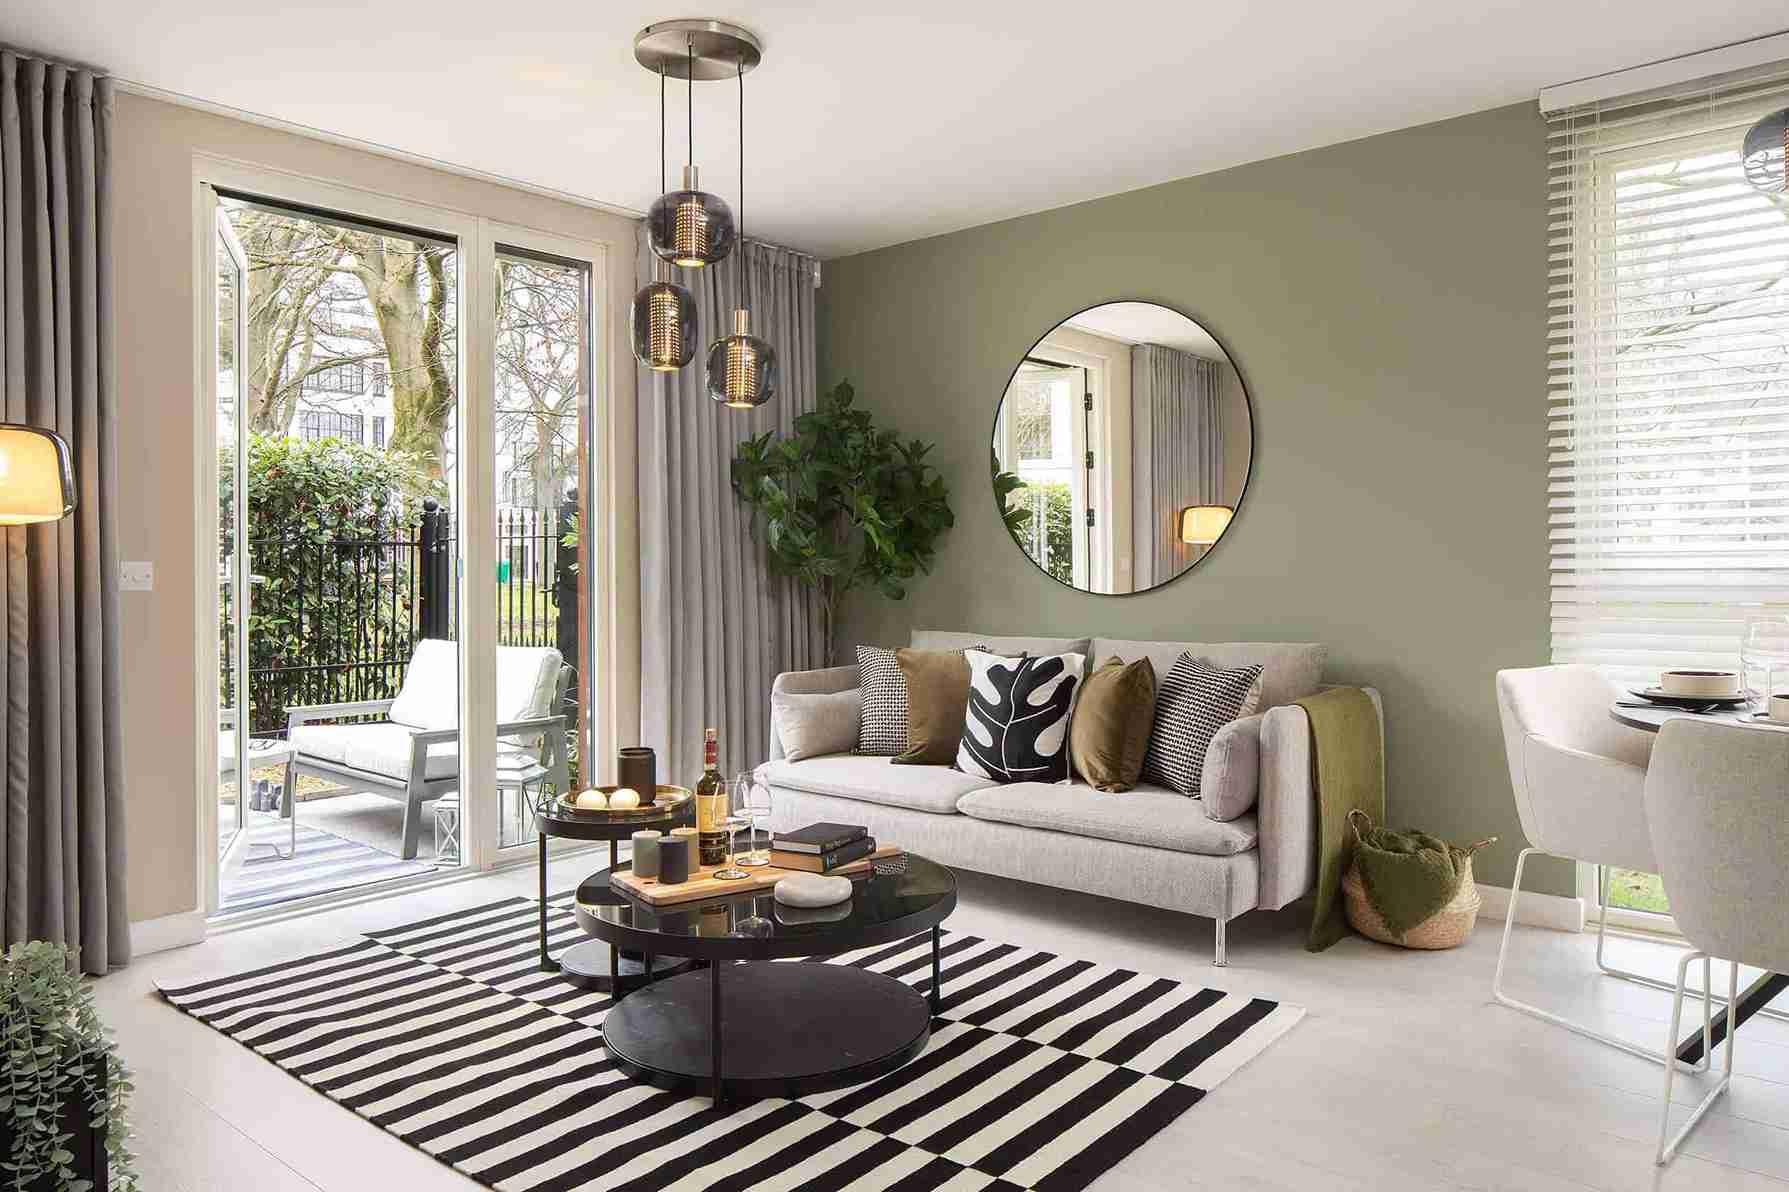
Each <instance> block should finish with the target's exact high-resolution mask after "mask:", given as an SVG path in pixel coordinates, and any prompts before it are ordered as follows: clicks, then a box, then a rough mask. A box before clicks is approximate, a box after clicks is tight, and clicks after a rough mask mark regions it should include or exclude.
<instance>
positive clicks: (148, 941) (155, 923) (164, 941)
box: [130, 911, 205, 956]
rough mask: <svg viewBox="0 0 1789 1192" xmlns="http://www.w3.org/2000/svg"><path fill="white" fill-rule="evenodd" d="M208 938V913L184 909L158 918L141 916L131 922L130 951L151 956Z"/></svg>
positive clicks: (134, 954)
mask: <svg viewBox="0 0 1789 1192" xmlns="http://www.w3.org/2000/svg"><path fill="white" fill-rule="evenodd" d="M204 938H205V912H204V911H182V912H180V913H179V914H177V915H163V916H162V917H161V918H159V919H142V920H139V921H138V922H135V923H132V924H131V925H130V954H131V955H132V956H148V955H149V954H151V953H153V952H166V951H167V950H168V949H169V948H184V947H186V946H187V945H188V944H196V943H198V942H199V941H200V940H202V939H204Z"/></svg>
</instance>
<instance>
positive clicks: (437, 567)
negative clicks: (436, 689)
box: [416, 497, 453, 638]
mask: <svg viewBox="0 0 1789 1192" xmlns="http://www.w3.org/2000/svg"><path fill="white" fill-rule="evenodd" d="M448 516H449V515H448V511H447V510H445V509H443V508H441V504H440V502H438V501H436V500H435V498H433V497H425V498H424V499H423V502H422V526H421V528H420V530H419V531H418V541H417V556H418V558H417V562H418V567H417V570H418V571H419V572H420V573H421V582H420V583H419V584H418V585H417V588H418V591H417V608H418V611H417V618H416V619H417V624H418V629H419V630H420V632H421V634H422V636H423V637H436V638H447V637H452V636H453V630H452V624H453V609H452V607H451V606H450V605H449V603H448V601H449V599H450V598H451V596H452V594H453V574H452V571H451V570H450V568H451V566H452V562H453V560H452V552H453V547H452V542H453V540H452V538H451V536H450V535H449V533H448V529H449V527H448V525H447V521H448Z"/></svg>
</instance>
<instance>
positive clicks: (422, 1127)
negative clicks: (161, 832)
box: [161, 895, 1304, 1192]
mask: <svg viewBox="0 0 1789 1192" xmlns="http://www.w3.org/2000/svg"><path fill="white" fill-rule="evenodd" d="M553 901H554V915H553V923H554V926H553V929H552V941H553V946H554V947H555V948H556V949H557V948H562V947H564V946H566V945H567V944H570V943H573V942H576V941H577V940H578V939H580V938H582V935H581V932H580V931H579V929H578V927H577V925H576V923H575V922H574V921H573V919H572V917H571V914H570V911H569V909H568V906H569V895H567V896H562V897H560V898H556V899H554V900H553ZM536 913H537V912H536V904H535V903H534V902H533V901H532V900H530V899H526V898H510V899H506V900H504V901H501V902H495V903H491V904H489V905H487V906H483V907H478V908H475V909H472V910H466V911H458V912H455V913H454V914H451V915H444V916H441V917H440V918H436V919H430V920H426V921H423V922H419V923H409V924H405V925H404V926H401V927H396V928H393V929H391V930H388V931H379V932H374V933H372V934H369V935H367V936H364V937H362V938H360V939H359V940H358V941H357V942H355V943H352V944H349V945H347V946H345V947H342V948H338V949H335V950H333V951H330V952H326V953H323V954H320V955H317V956H310V957H306V958H305V959H302V960H297V961H292V962H289V963H286V964H280V965H274V966H271V967H269V968H263V969H257V970H255V971H253V972H246V973H237V974H234V975H232V976H225V977H219V978H217V979H215V980H211V981H204V982H200V983H199V984H196V985H186V986H182V987H179V988H168V987H164V988H163V989H162V991H161V992H162V995H163V996H164V997H166V998H167V999H168V1001H169V1002H171V1003H173V1004H174V1005H175V1006H177V1007H179V1008H180V1009H181V1010H184V1011H185V1012H186V1013H188V1014H190V1015H192V1016H193V1017H195V1018H197V1019H199V1020H200V1021H201V1022H204V1023H207V1024H208V1025H210V1026H212V1027H213V1028H215V1029H217V1030H219V1031H221V1032H223V1033H224V1034H226V1035H228V1036H230V1037H231V1038H233V1039H235V1040H237V1041H238V1042H240V1043H242V1044H244V1045H246V1046H248V1047H250V1048H253V1049H254V1050H255V1051H257V1052H259V1053H260V1054H261V1055H263V1056H265V1057H266V1058H267V1059H269V1060H272V1061H273V1062H274V1063H276V1064H278V1065H279V1066H280V1067H281V1068H284V1069H285V1070H286V1071H287V1072H289V1073H291V1074H292V1075H294V1076H296V1077H298V1078H299V1079H300V1080H302V1081H304V1082H305V1083H306V1084H309V1085H311V1086H312V1087H314V1088H316V1089H317V1090H319V1091H320V1092H322V1093H324V1094H325V1095H327V1096H329V1097H330V1098H332V1099H333V1100H335V1101H338V1102H340V1103H341V1104H343V1105H345V1106H347V1107H348V1108H349V1109H352V1110H353V1111H354V1112H355V1113H358V1114H360V1115H361V1116H362V1117H364V1118H366V1119H367V1120H368V1121H371V1122H372V1123H374V1124H375V1125H377V1126H379V1127H381V1128H382V1129H384V1130H386V1131H388V1132H390V1133H391V1134H394V1135H396V1136H397V1137H399V1138H401V1139H403V1140H404V1141H406V1142H408V1143H410V1144H412V1145H413V1146H416V1147H418V1148H420V1149H422V1150H423V1151H425V1152H427V1153H428V1154H430V1155H432V1156H434V1157H435V1158H437V1159H439V1160H440V1161H441V1162H443V1163H448V1164H451V1165H452V1166H453V1167H455V1168H456V1169H458V1170H459V1171H462V1172H464V1173H465V1174H467V1175H469V1176H471V1177H472V1178H473V1179H475V1180H477V1181H479V1182H480V1183H483V1184H485V1185H487V1186H489V1187H493V1188H500V1189H504V1190H505V1192H510V1190H516V1192H521V1190H529V1192H564V1190H570V1189H604V1190H612V1189H613V1190H619V1189H626V1190H628V1192H656V1190H658V1189H671V1188H675V1189H679V1190H682V1189H692V1190H693V1189H727V1190H729V1192H735V1190H737V1189H742V1188H750V1189H753V1190H754V1192H760V1190H761V1192H776V1190H782V1189H790V1190H793V1189H816V1190H818V1189H846V1188H849V1189H853V1190H856V1189H901V1190H903V1192H905V1190H909V1189H912V1190H918V1189H929V1188H946V1187H948V1188H949V1189H952V1190H953V1192H955V1190H958V1189H964V1190H968V1189H983V1188H991V1189H1001V1190H1007V1189H1018V1188H1038V1189H1051V1190H1055V1189H1076V1188H1084V1187H1086V1186H1087V1185H1088V1184H1089V1183H1091V1182H1092V1181H1093V1180H1094V1179H1095V1178H1096V1177H1098V1176H1099V1175H1101V1174H1102V1173H1103V1172H1105V1171H1108V1170H1110V1169H1111V1167H1112V1166H1113V1165H1114V1164H1116V1163H1117V1162H1118V1161H1119V1160H1120V1159H1122V1158H1123V1157H1124V1156H1125V1155H1127V1154H1129V1153H1130V1152H1131V1151H1133V1150H1134V1149H1136V1148H1137V1147H1138V1146H1140V1145H1142V1144H1143V1143H1144V1142H1146V1141H1147V1140H1148V1139H1149V1138H1150V1137H1152V1136H1153V1135H1154V1134H1155V1133H1156V1132H1157V1131H1158V1130H1161V1129H1162V1128H1163V1127H1165V1126H1167V1125H1168V1124H1169V1123H1170V1122H1172V1121H1173V1120H1174V1119H1175V1118H1177V1117H1179V1116H1180V1115H1181V1114H1182V1113H1185V1112H1186V1111H1187V1110H1188V1109H1191V1108H1192V1107H1193V1106H1195V1105H1197V1104H1198V1103H1199V1101H1200V1100H1201V1099H1202V1098H1203V1097H1204V1096H1205V1095H1206V1094H1207V1093H1208V1092H1209V1091H1210V1090H1212V1089H1213V1088H1216V1087H1217V1086H1218V1085H1219V1084H1220V1083H1222V1082H1223V1080H1224V1079H1225V1078H1226V1077H1228V1076H1229V1075H1230V1074H1231V1073H1232V1072H1234V1071H1236V1070H1237V1069H1238V1068H1239V1067H1241V1066H1242V1065H1243V1064H1244V1063H1246V1062H1248V1061H1249V1060H1250V1059H1252V1058H1253V1057H1254V1056H1256V1055H1258V1054H1260V1053H1261V1052H1262V1051H1263V1050H1265V1049H1266V1048H1267V1046H1268V1045H1269V1044H1271V1043H1272V1042H1273V1041H1274V1040H1275V1039H1277V1038H1279V1036H1280V1035H1282V1034H1284V1033H1285V1032H1286V1031H1287V1030H1288V1029H1290V1028H1291V1026H1292V1025H1293V1024H1294V1023H1296V1022H1297V1021H1298V1020H1299V1018H1300V1017H1302V1016H1303V1014H1304V1011H1303V1009H1302V1008H1300V1007H1298V1006H1292V1005H1287V1004H1283V1003H1277V1002H1271V1001H1266V1000H1264V999H1261V998H1250V997H1244V996H1240V995H1235V994H1226V993H1223V992H1222V991H1219V990H1214V989H1199V988H1196V987H1194V986H1191V985H1186V984H1182V983H1181V982H1178V981H1170V980H1166V979H1162V978H1156V977H1149V976H1146V975H1143V974H1140V973H1133V972H1128V971H1126V970H1124V969H1117V968H1111V967H1108V966H1105V965H1098V964H1093V963H1091V962H1089V961H1085V960H1071V959H1067V958H1065V957H1060V956H1054V955H1051V954H1049V953H1047V952H1036V951H1032V950H1030V949H1027V948H1019V947H1015V946H1013V945H1011V944H1003V943H998V942H996V941H993V940H985V939H978V938H976V937H975V936H971V935H964V934H961V933H957V932H950V933H947V934H946V935H945V937H944V940H945V942H944V949H943V955H944V968H943V985H944V1009H943V1013H942V1014H941V1015H940V1016H938V1017H937V1018H935V1019H934V1020H933V1031H932V1038H931V1042H930V1043H929V1044H928V1046H927V1047H926V1050H925V1051H924V1052H923V1053H922V1054H921V1055H920V1056H919V1057H918V1058H917V1059H915V1060H914V1061H912V1062H911V1063H909V1064H908V1065H907V1066H906V1067H904V1068H902V1069H900V1070H899V1071H897V1072H894V1073H891V1074H890V1075H887V1076H884V1077H882V1078H880V1079H877V1080H874V1081H871V1082H869V1083H866V1084H862V1085H858V1086H856V1087H854V1088H849V1089H845V1090H842V1091H837V1092H830V1093H824V1094H819V1095H815V1096H810V1097H804V1098H801V1099H800V1100H797V1101H786V1100H765V1101H758V1102H754V1103H751V1104H747V1105H745V1106H742V1107H738V1108H733V1109H729V1110H725V1111H720V1112H717V1111H716V1110H714V1109H713V1108H712V1107H711V1105H710V1103H709V1101H708V1099H707V1098H705V1097H689V1096H683V1095H680V1094H676V1093H668V1092H663V1091H660V1090H658V1089H654V1088H651V1087H649V1086H647V1085H644V1084H639V1083H636V1082H634V1081H632V1080H630V1079H628V1078H627V1077H626V1076H624V1075H623V1074H622V1073H621V1072H619V1071H618V1070H617V1069H616V1067H615V1065H614V1064H613V1063H612V1062H611V1061H610V1060H609V1058H608V1055H607V1053H606V1052H605V1051H604V1050H603V1047H602V1043H601V1035H600V1032H601V1027H602V1020H603V1015H604V1013H605V1012H606V1011H607V1010H608V1008H609V1007H610V1005H611V1004H612V1003H611V1001H610V999H609V998H608V997H607V996H606V995H603V994H596V993H586V992H584V991H582V990H579V989H575V988H573V987H571V986H569V985H567V984H565V983H564V982H562V981H561V980H559V979H558V978H557V977H554V976H552V975H550V974H545V973H542V972H540V971H539V969H538V968H536V967H535V964H536V948H537V944H536V935H535V930H536V929H535V923H536ZM930 944H931V937H930V935H929V934H928V935H920V936H915V937H914V938H913V939H911V940H908V941H905V942H903V943H899V944H894V945H890V946H887V947H881V948H873V949H866V950H865V951H863V952H857V953H849V954H847V955H844V956H840V957H836V958H835V959H834V960H833V961H832V963H838V964H855V965H860V966H864V967H868V968H871V969H874V970H877V971H879V972H885V973H888V974H890V975H893V976H897V977H900V978H901V979H903V980H906V981H909V982H910V983H912V984H913V985H914V986H915V987H916V988H917V989H919V990H921V991H922V992H923V991H926V990H928V989H929V987H930V984H931V948H930Z"/></svg>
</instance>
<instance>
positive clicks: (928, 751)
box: [893, 649, 969, 766]
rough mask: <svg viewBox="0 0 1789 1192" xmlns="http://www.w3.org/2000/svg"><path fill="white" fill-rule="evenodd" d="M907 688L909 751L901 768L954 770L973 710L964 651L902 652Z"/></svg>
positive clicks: (898, 758)
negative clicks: (970, 709) (968, 713)
mask: <svg viewBox="0 0 1789 1192" xmlns="http://www.w3.org/2000/svg"><path fill="white" fill-rule="evenodd" d="M894 655H895V663H896V665H898V666H899V667H900V668H901V679H902V681H903V682H905V683H906V685H907V748H905V749H903V750H902V751H901V752H899V753H897V754H895V755H894V758H893V761H894V763H895V764H896V765H909V766H948V765H950V764H951V762H953V761H955V760H956V757H957V742H958V741H959V740H961V739H962V736H963V715H964V713H965V712H966V711H967V710H968V707H969V662H968V660H967V659H965V658H964V657H963V651H961V650H912V649H907V650H896V651H895V652H894Z"/></svg>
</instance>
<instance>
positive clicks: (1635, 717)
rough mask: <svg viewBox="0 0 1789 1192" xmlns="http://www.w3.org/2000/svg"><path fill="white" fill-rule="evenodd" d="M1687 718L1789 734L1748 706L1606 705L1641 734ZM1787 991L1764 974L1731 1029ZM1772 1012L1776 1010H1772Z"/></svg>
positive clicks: (1717, 1029)
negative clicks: (1692, 708)
mask: <svg viewBox="0 0 1789 1192" xmlns="http://www.w3.org/2000/svg"><path fill="white" fill-rule="evenodd" d="M1680 717H1688V718H1690V719H1692V720H1712V721H1715V722H1716V723H1719V724H1734V725H1739V726H1740V727H1743V728H1748V729H1753V730H1755V731H1757V732H1761V733H1789V724H1780V723H1777V722H1775V721H1773V720H1771V719H1769V717H1768V716H1766V715H1764V714H1763V713H1760V712H1758V711H1757V710H1756V709H1753V708H1751V707H1744V708H1740V709H1731V708H1721V707H1709V708H1707V709H1706V710H1702V711H1695V710H1691V709H1688V708H1673V707H1667V706H1664V705H1661V704H1654V703H1650V702H1648V701H1646V700H1642V699H1639V698H1630V699H1618V700H1615V701H1614V702H1613V703H1611V704H1610V705H1609V718H1610V719H1611V720H1614V721H1615V722H1616V723H1617V724H1625V725H1627V726H1628V727H1629V728H1637V729H1640V730H1641V731H1642V732H1648V733H1656V732H1658V731H1659V729H1660V728H1662V727H1663V726H1664V724H1665V722H1666V721H1667V720H1676V719H1678V718H1680ZM1785 989H1789V973H1771V972H1767V973H1763V974H1761V975H1760V976H1759V977H1758V979H1757V980H1755V981H1753V982H1752V983H1751V984H1750V985H1748V986H1746V988H1745V989H1744V990H1743V991H1742V992H1741V993H1740V995H1739V999H1738V1001H1736V1002H1735V1003H1734V1008H1733V1016H1734V1021H1733V1023H1732V1025H1733V1026H1734V1027H1737V1026H1739V1025H1740V1024H1741V1023H1743V1022H1745V1020H1746V1019H1748V1018H1750V1017H1751V1016H1752V1015H1754V1014H1756V1013H1758V1012H1759V1011H1760V1010H1762V1009H1764V1008H1765V1007H1766V1006H1768V1005H1770V1003H1771V1001H1772V1000H1773V999H1774V998H1776V997H1777V995H1779V994H1781V993H1782V992H1783V991H1784V990H1785ZM1773 1013H1775V1011H1773ZM1728 1029H1729V1027H1728V1022H1727V1008H1726V1007H1725V1006H1722V1007H1721V1010H1720V1012H1719V1013H1718V1014H1716V1015H1715V1017H1714V1025H1713V1031H1712V1041H1713V1042H1715V1043H1717V1044H1718V1043H1719V1042H1720V1041H1721V1040H1722V1039H1725V1038H1726V1037H1727V1031H1728ZM1702 1045H1703V1038H1702V1032H1701V1031H1700V1030H1692V1031H1691V1032H1690V1033H1689V1034H1688V1035H1687V1036H1685V1038H1684V1039H1683V1041H1682V1042H1680V1043H1679V1044H1678V1045H1677V1058H1678V1059H1680V1060H1682V1061H1683V1062H1684V1063H1686V1064H1694V1063H1697V1062H1698V1061H1700V1060H1701V1059H1702Z"/></svg>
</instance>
